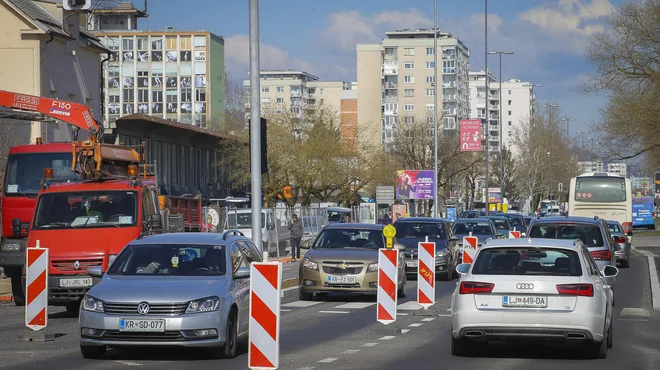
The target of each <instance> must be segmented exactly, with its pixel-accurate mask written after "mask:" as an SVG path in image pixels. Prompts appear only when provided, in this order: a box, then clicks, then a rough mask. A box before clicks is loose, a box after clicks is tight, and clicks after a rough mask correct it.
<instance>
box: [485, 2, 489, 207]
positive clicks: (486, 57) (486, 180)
mask: <svg viewBox="0 0 660 370" xmlns="http://www.w3.org/2000/svg"><path fill="white" fill-rule="evenodd" d="M484 24H485V27H484V65H485V72H486V124H485V125H484V129H485V131H486V134H485V135H484V137H485V138H486V178H485V179H484V181H485V184H486V185H485V189H486V192H485V193H486V215H488V214H490V200H489V199H488V186H489V185H490V183H489V181H488V180H489V178H488V166H489V160H488V157H489V155H490V153H489V148H488V146H489V145H488V140H489V137H488V136H489V135H488V123H489V120H490V117H489V116H490V114H489V113H490V107H489V104H490V97H489V96H488V94H490V79H489V77H490V76H489V75H488V0H484Z"/></svg>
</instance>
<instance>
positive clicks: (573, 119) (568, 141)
mask: <svg viewBox="0 0 660 370" xmlns="http://www.w3.org/2000/svg"><path fill="white" fill-rule="evenodd" d="M561 120H562V122H566V143H567V144H568V143H570V141H571V139H570V138H571V135H570V131H569V130H568V123H569V122H571V121H575V118H569V117H564V118H562V119H561Z"/></svg>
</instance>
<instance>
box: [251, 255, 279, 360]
mask: <svg viewBox="0 0 660 370" xmlns="http://www.w3.org/2000/svg"><path fill="white" fill-rule="evenodd" d="M281 281H282V264H281V263H280V262H253V263H252V265H251V266H250V326H249V328H248V330H249V340H250V346H249V348H248V367H249V368H250V369H277V368H278V366H279V362H280V304H281V301H280V298H281V297H280V294H281V291H282V284H281Z"/></svg>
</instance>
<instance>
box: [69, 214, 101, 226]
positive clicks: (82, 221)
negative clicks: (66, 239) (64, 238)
mask: <svg viewBox="0 0 660 370" xmlns="http://www.w3.org/2000/svg"><path fill="white" fill-rule="evenodd" d="M97 222H99V216H80V217H76V219H75V220H73V222H71V226H72V227H75V226H85V225H93V224H95V223H97Z"/></svg>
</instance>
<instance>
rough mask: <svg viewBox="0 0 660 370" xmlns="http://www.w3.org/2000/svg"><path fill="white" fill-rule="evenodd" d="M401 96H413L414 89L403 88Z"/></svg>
mask: <svg viewBox="0 0 660 370" xmlns="http://www.w3.org/2000/svg"><path fill="white" fill-rule="evenodd" d="M403 96H406V97H409V98H411V97H413V96H415V89H404V90H403Z"/></svg>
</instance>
